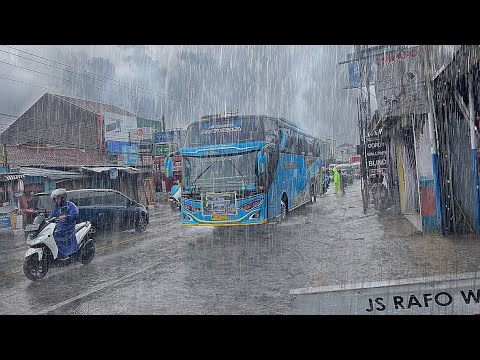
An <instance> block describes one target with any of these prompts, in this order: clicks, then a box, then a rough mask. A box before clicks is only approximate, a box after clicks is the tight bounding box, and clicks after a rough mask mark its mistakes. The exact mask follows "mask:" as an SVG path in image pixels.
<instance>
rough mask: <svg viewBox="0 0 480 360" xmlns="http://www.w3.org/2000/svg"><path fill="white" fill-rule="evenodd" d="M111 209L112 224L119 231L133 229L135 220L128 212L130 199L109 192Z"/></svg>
mask: <svg viewBox="0 0 480 360" xmlns="http://www.w3.org/2000/svg"><path fill="white" fill-rule="evenodd" d="M107 198H108V202H109V208H110V211H111V218H112V223H113V224H114V226H115V228H116V229H117V230H127V229H131V228H132V227H133V225H132V224H134V220H135V219H132V216H130V213H129V211H128V205H129V204H130V199H129V198H127V197H126V196H125V195H123V194H121V193H118V192H113V191H112V192H108V195H107Z"/></svg>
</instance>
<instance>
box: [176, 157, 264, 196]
mask: <svg viewBox="0 0 480 360" xmlns="http://www.w3.org/2000/svg"><path fill="white" fill-rule="evenodd" d="M184 160H185V162H184V179H183V184H182V185H183V187H184V189H185V191H186V193H195V194H199V193H200V192H227V191H228V192H234V191H236V192H237V193H238V194H240V193H241V194H243V195H245V196H248V195H252V194H256V193H258V192H260V191H261V190H262V189H259V187H258V185H259V184H258V177H257V175H256V172H255V168H256V166H257V152H249V153H244V154H235V155H226V156H214V157H191V156H189V157H185V158H184Z"/></svg>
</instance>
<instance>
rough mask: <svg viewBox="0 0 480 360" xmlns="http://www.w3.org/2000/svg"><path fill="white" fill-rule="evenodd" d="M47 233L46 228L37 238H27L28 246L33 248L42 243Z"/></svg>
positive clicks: (32, 235) (31, 235)
mask: <svg viewBox="0 0 480 360" xmlns="http://www.w3.org/2000/svg"><path fill="white" fill-rule="evenodd" d="M46 233H47V229H46V228H45V229H43V230H42V231H40V233H39V234H37V235H36V236H35V235H34V234H30V235H29V236H28V238H27V245H29V246H33V245H37V244H39V243H41V242H42V240H43V237H44V235H45V234H46Z"/></svg>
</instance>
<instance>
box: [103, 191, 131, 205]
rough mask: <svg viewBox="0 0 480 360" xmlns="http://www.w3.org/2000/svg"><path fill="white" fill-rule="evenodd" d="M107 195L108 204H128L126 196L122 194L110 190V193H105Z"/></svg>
mask: <svg viewBox="0 0 480 360" xmlns="http://www.w3.org/2000/svg"><path fill="white" fill-rule="evenodd" d="M107 197H108V202H109V204H110V205H115V206H127V205H128V198H127V197H126V196H123V195H122V194H119V193H115V192H110V193H107Z"/></svg>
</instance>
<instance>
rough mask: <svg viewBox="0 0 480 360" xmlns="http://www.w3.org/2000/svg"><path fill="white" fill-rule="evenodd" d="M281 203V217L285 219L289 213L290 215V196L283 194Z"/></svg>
mask: <svg viewBox="0 0 480 360" xmlns="http://www.w3.org/2000/svg"><path fill="white" fill-rule="evenodd" d="M281 204H282V212H281V214H280V218H281V219H282V220H283V219H286V218H287V215H288V197H287V195H285V194H283V196H282V202H281Z"/></svg>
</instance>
